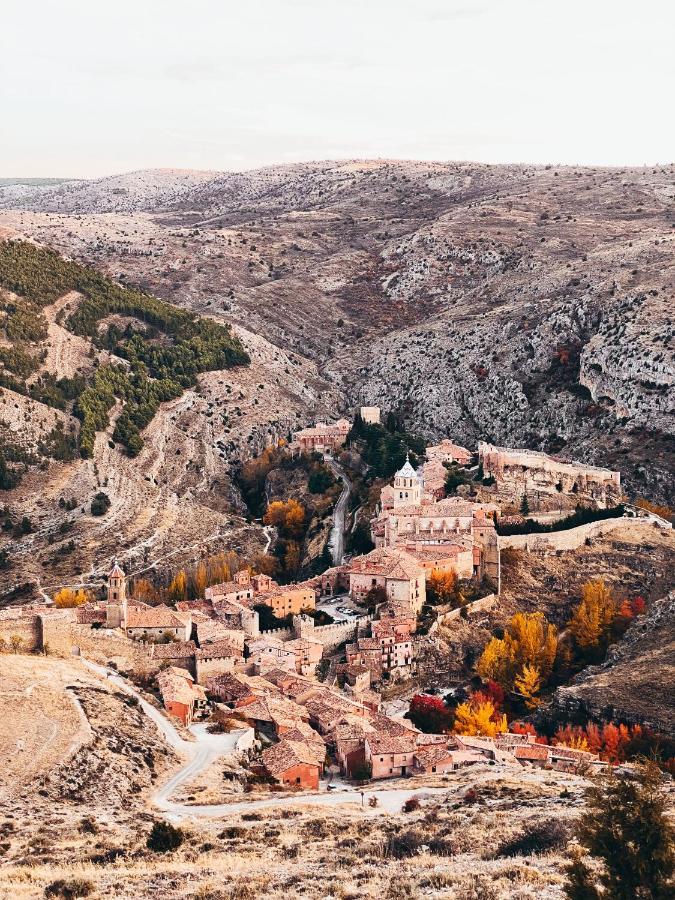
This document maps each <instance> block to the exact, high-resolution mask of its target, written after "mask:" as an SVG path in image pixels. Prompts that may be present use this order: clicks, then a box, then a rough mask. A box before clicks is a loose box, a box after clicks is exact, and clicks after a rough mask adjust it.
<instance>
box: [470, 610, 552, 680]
mask: <svg viewBox="0 0 675 900" xmlns="http://www.w3.org/2000/svg"><path fill="white" fill-rule="evenodd" d="M557 648H558V635H557V631H556V628H555V626H554V625H551V624H550V623H549V622H547V621H546V619H545V618H544V616H543V615H542V613H516V614H515V615H514V616H512V618H511V621H510V622H509V624H508V625H507V626H506V630H505V632H504V637H503V638H492V640H490V641H489V642H488V643H487V645H486V646H485V649H484V650H483V653H482V654H481V657H480V659H479V660H478V663H477V664H476V671H477V672H478V674H479V675H480V676H481V678H484V679H492V680H493V681H497V682H498V683H499V684H501V685H502V687H503V688H504V689H505V690H508V691H510V690H512V689H513V686H514V679H515V677H516V674H517V673H518V672H522V670H523V668H524V667H525V666H531V667H533V668H536V669H537V670H538V672H539V674H540V677H541V680H542V682H543V681H544V680H545V679H546V678H548V676H549V675H550V674H551V669H552V668H553V663H554V662H555V656H556V651H557Z"/></svg>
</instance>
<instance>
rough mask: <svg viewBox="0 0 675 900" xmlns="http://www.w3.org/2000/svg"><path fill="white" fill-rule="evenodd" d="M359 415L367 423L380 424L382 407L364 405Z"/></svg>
mask: <svg viewBox="0 0 675 900" xmlns="http://www.w3.org/2000/svg"><path fill="white" fill-rule="evenodd" d="M359 415H360V416H361V418H362V420H363V421H364V422H365V423H366V425H379V424H380V407H379V406H362V407H361V409H360V410H359Z"/></svg>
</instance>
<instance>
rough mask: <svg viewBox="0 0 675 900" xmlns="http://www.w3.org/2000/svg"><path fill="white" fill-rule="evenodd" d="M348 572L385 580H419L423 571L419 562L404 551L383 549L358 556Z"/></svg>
mask: <svg viewBox="0 0 675 900" xmlns="http://www.w3.org/2000/svg"><path fill="white" fill-rule="evenodd" d="M348 571H349V572H350V573H352V574H362V575H382V576H383V577H385V578H400V579H405V580H408V579H410V578H419V577H420V574H421V573H422V571H423V570H422V569H421V567H420V565H419V563H418V562H417V560H415V559H413V558H412V556H410V555H409V554H407V553H405V552H404V551H403V550H393V549H390V548H386V547H381V548H379V549H377V550H371V552H370V553H366V554H365V556H356V557H355V558H354V559H352V560H351V562H350V563H349V565H348Z"/></svg>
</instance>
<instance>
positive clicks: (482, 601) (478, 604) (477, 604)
mask: <svg viewBox="0 0 675 900" xmlns="http://www.w3.org/2000/svg"><path fill="white" fill-rule="evenodd" d="M498 601H499V597H498V596H497V594H488V595H487V597H480V598H479V599H478V600H474V601H473V602H472V603H467V604H466V606H460V607H458V608H457V609H451V610H450V612H447V613H443V615H441V616H439V617H438V618H437V619H436V621H435V622H434V623H433V625H432V626H431V628H430V629H429V634H433V633H434V632H435V631H436V629H437V628H438V626H439V625H446V624H447V623H448V622H453V621H455V620H456V619H459V617H460V616H461V615H462V610H463V609H465V610H466V612H467V615H469V616H473V615H475V614H476V613H478V612H484V611H485V610H486V609H492V608H493V607H494V606H496V605H497V603H498Z"/></svg>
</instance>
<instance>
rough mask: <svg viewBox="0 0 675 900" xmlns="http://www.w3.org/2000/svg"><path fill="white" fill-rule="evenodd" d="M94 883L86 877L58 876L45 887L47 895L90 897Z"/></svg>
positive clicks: (68, 897)
mask: <svg viewBox="0 0 675 900" xmlns="http://www.w3.org/2000/svg"><path fill="white" fill-rule="evenodd" d="M93 890H94V885H93V884H92V882H91V881H88V880H87V879H86V878H57V879H56V881H52V883H51V884H48V885H47V887H46V888H45V897H63V898H64V900H71V898H74V897H88V896H89V895H90V894H91V893H92V892H93Z"/></svg>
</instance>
